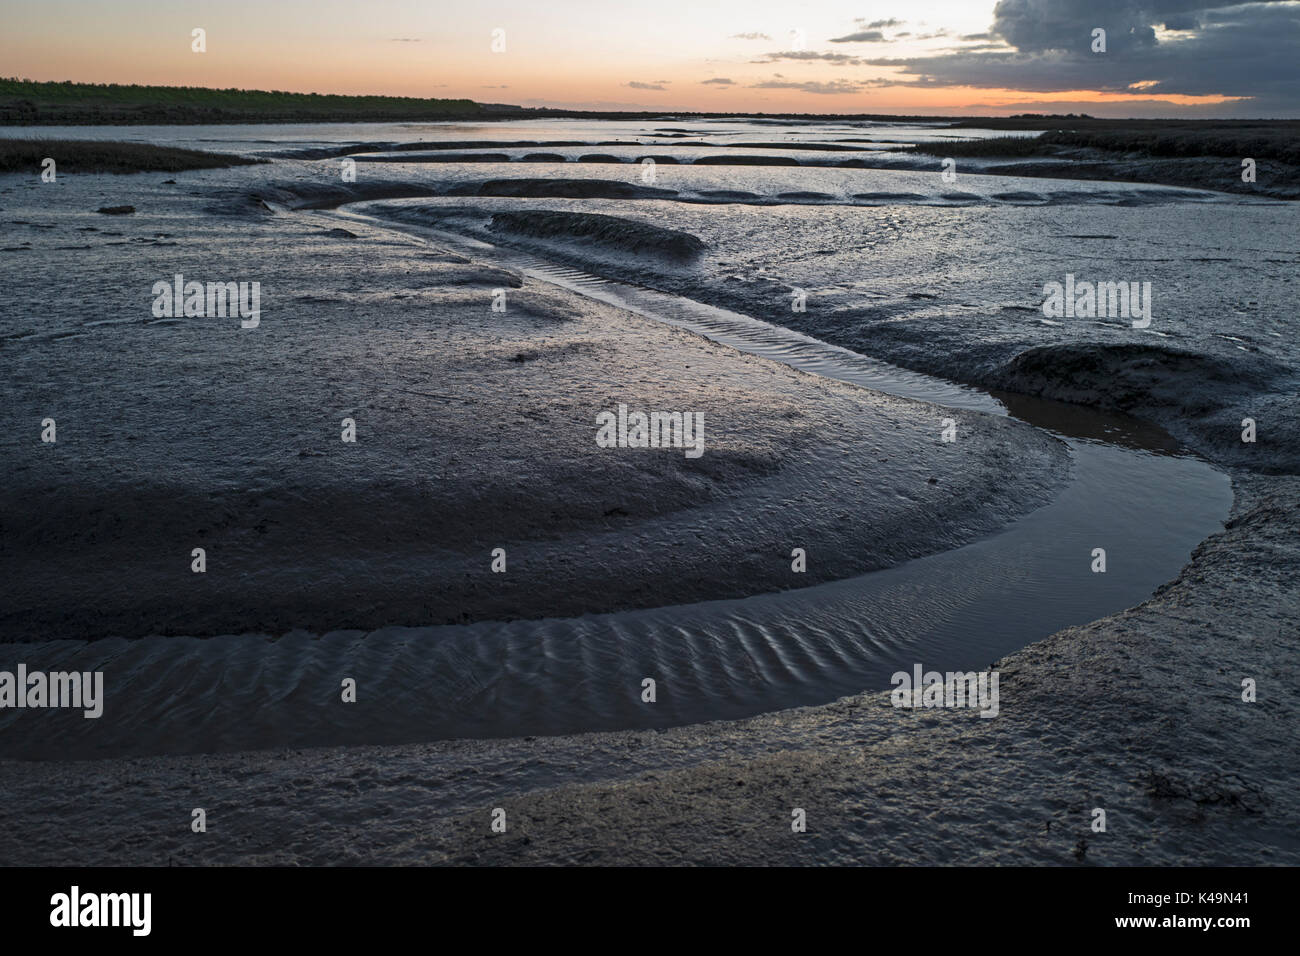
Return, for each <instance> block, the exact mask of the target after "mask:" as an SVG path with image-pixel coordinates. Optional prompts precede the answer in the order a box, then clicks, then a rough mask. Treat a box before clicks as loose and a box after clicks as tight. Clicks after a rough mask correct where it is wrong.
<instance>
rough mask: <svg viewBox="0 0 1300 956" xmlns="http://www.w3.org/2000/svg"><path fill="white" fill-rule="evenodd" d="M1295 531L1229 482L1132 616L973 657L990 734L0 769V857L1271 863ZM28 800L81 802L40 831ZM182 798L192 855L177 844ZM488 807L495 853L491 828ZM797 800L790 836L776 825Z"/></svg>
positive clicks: (731, 734) (854, 727) (883, 701)
mask: <svg viewBox="0 0 1300 956" xmlns="http://www.w3.org/2000/svg"><path fill="white" fill-rule="evenodd" d="M1298 514H1300V479H1296V478H1285V479H1244V480H1243V481H1242V482H1241V483H1240V485H1239V497H1238V500H1237V504H1236V507H1235V508H1234V513H1233V518H1232V521H1231V522H1230V525H1229V527H1228V528H1227V529H1226V530H1225V531H1224V532H1223V533H1222V534H1220V535H1216V536H1214V537H1212V538H1211V539H1209V540H1208V541H1206V542H1205V543H1204V544H1203V545H1202V546H1201V547H1200V548H1199V549H1198V550H1197V553H1196V555H1195V559H1194V560H1193V562H1192V564H1191V565H1190V566H1189V567H1188V568H1187V569H1186V570H1185V571H1184V573H1183V574H1182V575H1181V576H1180V577H1179V579H1178V580H1177V581H1175V582H1173V583H1172V584H1170V585H1169V586H1168V587H1166V588H1164V589H1162V590H1161V591H1160V592H1159V593H1158V594H1157V595H1156V596H1155V597H1154V598H1153V599H1152V600H1150V601H1148V602H1146V603H1145V604H1142V605H1141V606H1139V607H1136V608H1133V609H1132V610H1129V611H1125V612H1124V613H1122V614H1118V615H1115V616H1114V617H1112V618H1108V619H1106V620H1103V621H1098V622H1096V623H1094V624H1090V625H1088V626H1086V627H1078V628H1071V629H1069V630H1066V631H1062V632H1060V633H1058V634H1056V635H1053V636H1052V637H1051V638H1049V639H1047V640H1045V641H1041V642H1039V643H1037V644H1034V645H1032V646H1030V647H1028V648H1025V649H1024V650H1023V651H1021V652H1019V653H1017V654H1013V655H1011V656H1009V657H1007V658H1005V659H1003V660H1001V661H999V662H997V664H996V667H997V669H998V670H999V671H1000V673H1001V701H1002V706H1001V713H1000V715H999V716H998V717H997V718H995V719H991V720H986V719H981V718H979V717H978V716H976V715H975V714H974V713H973V712H971V711H955V710H942V709H938V710H923V711H908V710H901V709H896V708H894V707H893V706H892V705H891V704H890V701H889V696H888V694H887V693H871V694H863V695H859V696H854V697H848V698H844V699H843V700H839V701H837V702H835V703H833V704H830V705H827V706H825V707H816V708H805V709H800V710H791V711H784V712H780V713H774V714H769V715H766V716H763V717H758V718H754V719H752V720H746V721H740V722H736V723H715V724H704V725H697V726H692V727H682V728H677V729H672V730H667V731H663V732H649V733H618V734H589V735H580V736H573V737H553V738H522V739H514V740H501V741H455V742H448V743H441V744H431V745H422V746H411V747H361V748H348V749H332V750H305V751H296V752H290V751H278V752H271V751H267V752H256V753H243V754H233V755H218V756H211V755H208V756H200V757H168V758H152V759H134V760H118V761H95V762H72V763H40V764H30V763H19V762H13V761H8V762H0V789H3V790H4V791H5V793H6V794H7V797H6V807H7V810H6V823H7V825H6V826H5V827H4V828H3V830H0V856H2V857H3V858H4V859H5V860H7V861H9V862H11V863H13V864H26V863H46V864H49V863H55V864H58V863H66V864H70V863H78V864H97V865H108V864H118V865H123V864H153V865H167V864H169V863H176V864H188V865H202V864H231V863H239V864H309V865H329V864H340V863H342V864H429V863H433V864H438V863H471V864H538V863H604V864H627V865H637V864H656V863H657V864H664V863H671V864H680V863H697V864H758V863H781V864H791V865H799V864H807V863H858V864H879V865H911V864H1015V863H1022V864H1023V863H1039V864H1044V863H1045V864H1060V865H1080V864H1083V865H1091V864H1102V865H1105V864H1120V865H1137V864H1145V865H1174V864H1209V865H1241V864H1248V865H1249V864H1290V865H1294V864H1296V863H1297V862H1300V841H1298V840H1297V835H1296V828H1295V821H1296V819H1297V814H1298V813H1300V800H1298V798H1297V794H1298V793H1300V767H1297V758H1296V755H1295V749H1294V747H1293V746H1292V743H1293V741H1294V730H1295V727H1296V725H1297V720H1300V699H1298V696H1297V692H1296V689H1295V680H1294V669H1295V668H1294V661H1295V658H1296V654H1297V653H1298V652H1300V646H1298V645H1297V634H1296V630H1295V620H1296V617H1297V614H1298V613H1300V549H1298V548H1297V545H1296V542H1297V540H1300V537H1298V536H1297V531H1300V527H1298V525H1300V521H1297V515H1298ZM1246 677H1249V678H1252V679H1253V680H1255V681H1256V683H1257V687H1258V699H1257V701H1256V702H1255V703H1244V702H1243V701H1242V699H1241V692H1242V691H1241V682H1242V679H1243V678H1246ZM51 793H76V794H77V795H78V798H77V800H76V801H74V802H67V801H65V802H63V803H62V804H60V808H59V813H58V815H57V817H55V816H52V815H51V814H50V811H49V808H50V804H49V794H51ZM199 805H201V806H204V807H205V808H206V809H207V811H208V821H209V829H210V832H209V834H208V836H207V837H206V838H205V839H202V840H199V839H195V838H193V837H192V836H191V835H190V834H189V831H188V829H187V827H186V826H185V822H186V821H187V820H188V818H189V817H188V814H189V808H190V807H192V806H199ZM168 807H172V808H173V809H174V813H172V814H169V813H168V812H167V808H168ZM495 807H502V808H504V809H505V810H506V813H507V820H508V822H509V827H508V829H507V832H506V833H505V834H495V835H494V834H491V833H490V830H489V821H490V815H491V811H492V809H493V808H495ZM795 807H799V808H803V809H804V810H806V811H807V817H808V832H807V833H804V834H794V833H792V832H791V828H790V820H791V810H792V809H793V808H795ZM1096 807H1100V808H1103V809H1105V810H1106V811H1107V831H1106V832H1105V833H1093V832H1092V831H1091V829H1090V824H1091V821H1092V819H1093V816H1092V811H1093V809H1094V808H1096Z"/></svg>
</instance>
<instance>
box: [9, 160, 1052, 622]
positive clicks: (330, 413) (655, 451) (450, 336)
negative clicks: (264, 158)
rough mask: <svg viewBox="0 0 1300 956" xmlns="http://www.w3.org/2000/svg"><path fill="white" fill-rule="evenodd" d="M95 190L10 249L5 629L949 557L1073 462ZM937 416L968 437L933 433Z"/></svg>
mask: <svg viewBox="0 0 1300 956" xmlns="http://www.w3.org/2000/svg"><path fill="white" fill-rule="evenodd" d="M115 188H116V187H115ZM334 188H335V187H330V190H329V191H330V193H331V195H332V194H333V190H334ZM98 193H99V186H98V183H97V182H96V180H95V179H94V178H90V177H87V178H83V179H81V180H78V181H77V182H76V183H71V184H69V185H68V186H66V187H63V188H62V189H61V190H60V192H59V193H58V194H57V197H56V199H57V205H56V206H55V207H54V208H57V209H58V214H57V223H56V225H55V228H53V229H50V230H42V231H38V232H37V233H36V234H35V235H36V238H35V239H34V240H33V243H34V244H33V245H32V249H33V250H37V251H38V252H39V254H40V255H42V256H44V257H47V259H46V260H45V261H46V262H47V265H48V268H44V269H42V270H40V271H39V272H24V273H22V274H18V273H17V270H11V273H12V278H11V281H10V288H11V290H12V293H13V298H12V300H11V301H12V302H14V303H19V304H23V303H25V304H26V306H27V307H26V308H23V307H21V305H20V306H19V307H18V308H14V309H10V310H6V314H5V316H4V328H3V334H4V335H5V338H4V339H3V350H4V353H5V357H6V363H7V366H8V368H9V374H8V377H7V379H6V383H5V403H4V407H5V430H4V434H5V435H6V436H7V437H6V438H5V439H4V442H5V444H4V447H3V455H4V459H5V460H6V462H8V463H9V465H10V469H9V476H8V480H7V482H6V486H5V490H4V492H3V493H2V496H0V497H2V502H0V504H2V510H3V511H4V513H5V515H6V521H5V537H4V542H3V549H2V550H0V574H3V577H4V580H5V581H6V593H7V600H6V602H5V606H4V609H3V612H2V613H0V634H3V637H4V639H6V640H23V641H39V640H42V639H53V638H98V637H106V636H113V635H120V636H124V637H137V636H141V635H145V634H183V635H184V634H188V635H209V634H230V633H245V632H257V631H262V632H267V633H271V634H282V633H285V632H287V631H290V630H293V629H299V628H303V629H306V630H309V631H316V632H321V631H325V630H331V629H340V628H361V629H371V628H376V627H382V626H385V625H397V624H413V625H423V624H441V623H463V622H466V621H471V620H484V619H487V620H511V619H516V618H540V617H568V616H574V615H580V614H584V613H596V612H601V611H613V610H620V609H625V608H638V607H655V606H660V605H663V604H678V603H690V602H693V601H700V600H709V599H713V598H724V597H740V596H744V595H749V594H757V593H763V592H767V591H775V590H782V589H786V588H791V587H797V586H809V585H813V584H817V583H820V582H824V581H829V580H834V579H837V578H842V577H848V576H851V575H855V574H859V573H862V572H865V571H869V570H874V569H877V568H881V567H886V566H888V565H891V564H896V563H898V562H901V561H905V560H908V559H910V558H914V557H918V556H921V555H924V554H930V553H934V552H937V551H943V550H947V549H950V548H953V547H955V546H958V545H960V544H962V543H965V542H968V541H971V540H973V539H975V538H977V537H979V536H981V535H983V534H987V533H988V532H990V531H993V530H996V529H998V528H1000V527H1003V526H1004V525H1006V524H1007V523H1009V522H1010V521H1012V520H1013V519H1014V518H1015V517H1017V516H1019V515H1021V514H1024V513H1026V512H1027V511H1031V510H1033V509H1034V508H1036V507H1038V506H1039V505H1041V504H1043V503H1045V502H1046V501H1047V500H1048V499H1049V498H1050V496H1051V494H1052V492H1053V490H1054V489H1055V488H1056V487H1058V485H1059V483H1060V482H1061V481H1062V480H1063V479H1064V477H1065V476H1066V473H1067V471H1068V463H1067V457H1066V455H1065V452H1064V449H1063V447H1062V446H1061V445H1060V443H1058V442H1056V441H1054V440H1052V439H1050V438H1048V437H1046V436H1044V435H1042V434H1041V433H1038V432H1036V431H1035V430H1034V429H1032V428H1029V427H1027V426H1023V425H1021V424H1019V423H1016V422H1012V421H1007V420H1001V419H997V418H994V417H990V416H983V415H978V414H973V413H959V412H952V411H950V410H947V409H940V408H938V407H936V406H928V405H925V404H921V403H912V402H907V401H903V400H899V399H895V398H891V397H888V396H884V395H879V394H875V393H872V392H869V391H867V390H864V389H859V388H852V387H849V386H845V385H841V384H839V383H834V382H827V381H822V380H818V379H816V378H813V377H810V376H806V375H802V374H799V373H796V372H794V371H792V370H790V369H788V368H785V367H783V366H781V365H779V364H776V363H771V362H767V361H763V360H759V359H756V358H752V357H747V356H743V355H739V354H736V353H734V352H732V351H730V350H728V349H724V348H720V347H718V346H716V345H713V344H712V343H709V342H708V341H707V340H704V339H701V338H700V337H698V336H695V335H692V334H689V333H686V332H682V331H679V330H674V329H670V328H665V327H663V326H662V325H660V324H658V323H655V322H651V321H647V320H644V319H640V318H637V317H635V316H631V315H628V314H626V313H623V312H621V311H619V310H616V309H612V308H610V307H607V306H604V305H601V304H599V303H593V302H591V301H589V300H585V299H582V298H580V297H578V296H574V295H572V294H570V293H567V292H564V291H562V290H557V289H555V288H553V287H548V286H542V285H541V284H539V283H536V282H533V281H532V280H525V279H524V278H523V277H521V276H520V275H519V274H517V273H514V272H511V271H509V270H506V269H501V268H498V267H495V266H492V265H490V264H488V263H484V262H476V261H471V260H470V259H468V258H467V257H466V256H463V255H459V254H456V253H452V252H449V251H447V250H445V249H439V248H437V247H436V246H434V247H431V246H429V245H427V244H425V243H422V242H417V241H415V240H408V239H406V238H405V237H401V236H394V234H392V233H390V232H382V231H376V230H369V231H368V230H366V229H365V228H364V227H361V226H358V227H356V229H355V230H351V229H349V230H343V229H325V228H322V227H321V226H319V225H317V224H315V223H314V222H312V221H310V220H308V219H304V218H302V217H296V216H292V215H290V216H274V215H271V214H269V213H267V212H266V211H265V210H261V211H258V210H248V211H247V212H246V213H241V212H240V210H239V209H231V210H227V214H226V215H223V216H212V215H210V214H208V213H207V212H206V211H205V210H206V208H207V207H206V206H205V203H206V202H207V201H208V196H207V195H206V194H203V193H200V194H199V195H184V194H177V193H176V191H174V190H168V189H166V187H163V186H149V187H146V188H145V189H144V191H143V193H142V195H139V196H136V195H133V196H132V199H133V202H134V203H135V205H136V206H137V207H138V209H139V210H140V211H139V212H138V213H137V214H136V215H135V216H134V217H132V218H131V220H130V221H129V222H123V223H122V224H121V225H120V226H118V227H117V229H116V230H115V235H114V237H113V238H112V239H108V238H101V237H100V236H98V235H96V234H95V233H87V232H84V230H85V229H87V228H89V227H90V225H91V224H92V221H93V220H94V219H96V218H101V217H95V216H94V214H93V213H91V212H88V211H87V212H81V211H80V210H83V209H84V210H89V209H92V208H94V203H93V202H91V201H89V196H91V195H97V194H98ZM50 203H51V199H50V198H47V196H46V194H42V195H41V206H40V207H39V208H37V207H36V206H33V207H31V208H28V207H26V206H24V205H23V202H22V200H21V199H20V200H19V201H17V202H15V201H12V200H11V201H9V202H7V203H6V206H7V207H8V208H7V210H6V213H5V215H6V216H8V217H14V218H19V219H22V220H24V221H31V222H36V223H39V222H42V221H46V220H50V219H51V217H52V213H51V205H50ZM585 221H586V220H584V222H585ZM182 227H183V229H184V234H183V238H181V239H179V240H178V239H175V238H172V239H170V240H168V239H167V238H166V237H169V236H171V237H174V236H175V235H176V233H178V232H180V231H181V229H182ZM645 228H646V229H653V228H655V227H645ZM660 232H666V231H665V230H660ZM65 234H71V235H76V236H80V237H88V239H86V241H85V242H83V244H82V245H79V246H77V247H75V248H72V249H65V248H63V247H64V245H65V243H66V238H65ZM160 235H161V236H163V237H164V238H163V239H159V238H158V236H160ZM620 235H622V234H620ZM645 235H646V233H645V232H644V231H643V232H642V233H640V234H638V236H639V238H640V239H644V238H645ZM688 238H689V237H688ZM674 239H675V237H674ZM151 240H152V241H151ZM159 243H161V244H162V245H163V246H165V248H160V247H158V244H159ZM86 245H89V247H90V248H89V249H87V248H85V246H86ZM10 261H11V262H12V261H13V260H10ZM178 273H179V274H182V275H183V276H185V277H186V278H187V279H195V280H199V281H204V280H207V281H212V280H215V279H219V280H222V281H226V280H229V279H239V280H260V281H261V284H262V295H261V316H260V323H259V325H258V326H257V327H256V328H253V329H244V328H241V322H240V320H239V319H238V318H237V317H233V316H228V317H207V316H191V317H186V316H173V317H163V318H159V317H158V315H157V314H156V312H155V311H154V310H153V309H152V305H153V303H154V293H153V291H152V290H153V287H154V285H155V283H156V282H157V281H158V280H160V279H164V278H165V279H166V280H167V283H171V282H172V279H173V276H174V275H175V274H178ZM68 275H73V276H77V277H78V279H77V281H76V282H75V283H73V284H72V291H71V292H69V291H68V286H67V284H66V283H64V282H63V280H62V279H56V278H55V277H58V276H68ZM42 277H44V278H42ZM56 286H57V287H56ZM494 302H501V303H502V304H504V307H505V308H504V311H496V310H494ZM28 309H30V311H28ZM702 383H707V384H708V387H707V388H705V389H701V387H700V386H701V384H702ZM620 406H626V407H627V408H628V409H629V410H631V411H632V412H637V411H640V412H643V413H650V412H655V411H658V412H663V413H668V414H671V413H674V412H677V413H687V412H690V413H695V414H698V415H700V416H702V420H703V424H704V431H703V449H704V450H703V453H702V454H701V455H699V456H697V457H696V456H691V455H688V454H687V453H686V451H687V450H686V449H684V448H678V447H666V448H635V447H631V448H602V447H599V446H598V445H597V443H596V436H597V424H598V420H597V416H598V415H600V414H601V413H604V412H611V411H612V412H617V411H618V410H619V408H620ZM47 417H48V418H52V419H54V420H55V421H56V422H57V428H58V432H57V441H56V443H54V444H46V443H42V442H41V441H40V440H39V438H40V423H41V422H42V421H43V420H44V419H45V418H47ZM949 418H951V419H953V420H955V421H956V422H957V423H958V426H959V427H960V428H962V430H963V435H964V436H965V437H966V438H967V440H964V441H962V442H959V443H956V444H948V443H944V442H943V441H942V440H941V432H942V429H943V427H944V425H943V422H944V420H945V419H949ZM345 420H347V421H350V422H352V423H353V424H354V425H355V431H356V441H355V442H345V441H343V440H342V437H343V432H344V430H346V428H347V427H348V425H347V424H346V422H345ZM1008 473H1015V474H1016V476H1017V480H1016V481H1015V482H1014V483H1009V482H1007V481H1006V480H1005V476H1006V475H1007V474H1008ZM808 542H816V545H815V548H814V551H815V558H814V560H813V561H812V562H810V565H809V567H808V569H807V571H806V572H802V573H794V572H793V571H792V567H791V555H792V550H793V549H794V548H796V547H800V546H804V547H807V546H808ZM196 548H201V549H203V551H204V556H205V568H206V569H205V570H204V572H203V573H201V574H200V573H194V571H193V569H192V564H193V560H194V559H193V552H194V549H196ZM497 548H501V549H504V551H505V554H506V561H507V565H506V566H507V572H506V573H494V572H493V570H492V565H493V560H494V556H493V551H494V549H497ZM124 580H129V581H130V582H131V584H130V587H123V583H122V582H123V581H124ZM52 582H53V583H52Z"/></svg>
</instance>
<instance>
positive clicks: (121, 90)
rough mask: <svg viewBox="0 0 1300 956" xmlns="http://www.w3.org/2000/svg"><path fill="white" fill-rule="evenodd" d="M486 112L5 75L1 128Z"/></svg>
mask: <svg viewBox="0 0 1300 956" xmlns="http://www.w3.org/2000/svg"><path fill="white" fill-rule="evenodd" d="M482 112H484V110H483V107H481V106H479V105H478V104H477V103H475V102H474V101H473V100H443V99H419V98H415V97H408V96H340V95H335V94H321V93H286V92H283V91H280V90H240V89H226V90H215V89H208V88H205V87H200V86H137V85H134V84H132V85H123V84H119V83H73V82H72V81H70V80H65V81H63V82H61V83H60V82H48V83H38V82H34V81H32V80H25V79H18V78H17V77H5V78H0V126H3V125H11V126H12V125H69V126H71V125H78V124H109V125H113V124H117V125H122V124H132V123H136V124H167V123H292V122H343V121H357V120H370V121H375V122H382V121H386V120H433V119H460V118H470V117H475V116H478V115H480V114H481V113H482Z"/></svg>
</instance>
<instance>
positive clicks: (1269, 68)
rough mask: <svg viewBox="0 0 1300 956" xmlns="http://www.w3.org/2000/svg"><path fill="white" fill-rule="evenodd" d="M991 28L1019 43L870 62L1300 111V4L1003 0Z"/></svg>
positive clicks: (979, 80) (1039, 87)
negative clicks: (1095, 36) (1174, 32)
mask: <svg viewBox="0 0 1300 956" xmlns="http://www.w3.org/2000/svg"><path fill="white" fill-rule="evenodd" d="M1193 22H1196V23H1197V24H1198V26H1197V27H1195V28H1192V27H1191V24H1192V23H1193ZM1166 23H1175V24H1178V27H1179V29H1180V30H1181V31H1183V32H1180V33H1179V34H1178V36H1177V37H1172V38H1166V39H1165V40H1164V41H1163V42H1162V41H1160V39H1159V38H1158V37H1157V35H1156V29H1155V28H1156V27H1157V26H1163V25H1164V24H1166ZM1096 27H1102V28H1103V29H1105V30H1106V41H1107V42H1106V47H1107V52H1106V53H1104V54H1094V53H1092V52H1091V43H1092V31H1093V29H1094V28H1096ZM1184 28H1186V29H1185V30H1184ZM989 32H990V33H991V34H993V35H995V36H999V37H1002V38H1003V39H1005V40H1006V41H1007V42H1008V43H1009V44H1011V46H1013V47H1014V48H1015V49H1014V50H1012V51H1008V52H979V51H972V50H959V51H956V52H953V53H950V54H944V55H936V56H928V57H911V58H906V59H887V58H878V59H871V60H868V61H866V62H868V63H869V64H871V65H876V66H893V67H898V68H901V71H902V73H903V76H901V77H900V78H899V82H901V83H904V84H906V85H912V86H975V87H988V88H1008V89H1018V90H1030V91H1034V92H1043V93H1051V92H1060V91H1066V90H1102V91H1110V92H1120V91H1130V92H1131V89H1130V88H1131V87H1132V86H1133V84H1137V83H1141V84H1148V85H1144V86H1143V87H1142V88H1141V89H1142V92H1143V93H1144V94H1146V95H1152V96H1168V95H1176V94H1182V95H1214V94H1218V95H1223V96H1244V97H1253V98H1254V99H1253V101H1251V102H1249V103H1246V104H1241V105H1240V106H1239V107H1236V108H1234V110H1233V111H1234V112H1237V113H1239V114H1241V115H1252V116H1266V115H1280V114H1282V113H1286V114H1288V115H1294V114H1296V113H1300V65H1297V64H1298V62H1300V57H1297V55H1296V51H1297V50H1298V49H1300V4H1298V3H1294V2H1270V3H1248V4H1241V5H1237V6H1218V7H1213V6H1211V7H1207V6H1206V3H1205V0H1144V2H1143V3H1141V4H1138V3H1135V2H1131V0H1001V2H1000V3H998V5H997V7H996V8H995V9H994V20H993V25H992V26H991V28H990V31H989Z"/></svg>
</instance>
